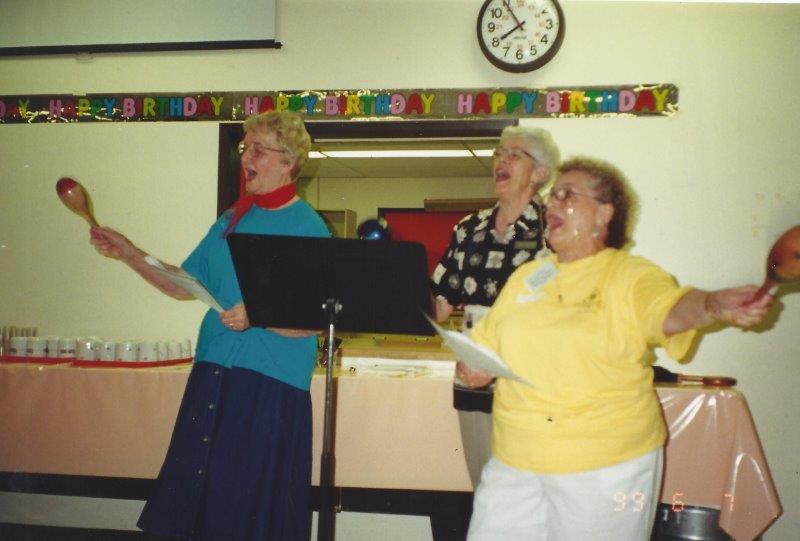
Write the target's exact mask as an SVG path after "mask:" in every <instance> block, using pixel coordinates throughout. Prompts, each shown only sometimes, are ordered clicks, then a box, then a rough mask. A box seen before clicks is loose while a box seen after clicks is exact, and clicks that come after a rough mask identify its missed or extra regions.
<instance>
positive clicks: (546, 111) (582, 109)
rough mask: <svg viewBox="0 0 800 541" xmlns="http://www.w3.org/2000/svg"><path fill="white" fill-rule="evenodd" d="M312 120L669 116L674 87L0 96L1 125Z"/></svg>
mask: <svg viewBox="0 0 800 541" xmlns="http://www.w3.org/2000/svg"><path fill="white" fill-rule="evenodd" d="M272 110H276V111H283V110H289V111H295V112H297V113H299V114H301V115H303V116H305V117H307V118H308V119H313V120H345V119H357V118H358V119H382V118H407V119H448V120H453V119H487V118H571V117H604V116H671V115H673V114H675V113H676V112H677V110H678V88H677V87H676V86H675V85H672V84H655V85H643V84H640V85H628V86H614V87H610V86H592V87H589V86H587V87H574V88H541V89H530V88H513V89H501V88H496V89H461V90H456V89H424V90H304V91H277V92H201V93H193V92H192V93H149V94H87V95H85V96H79V95H65V94H59V95H41V94H39V95H31V96H0V124H21V123H37V122H109V121H110V122H137V121H142V122H147V121H197V120H211V121H235V120H243V119H244V118H246V117H248V116H250V115H253V114H256V113H260V112H264V111H272Z"/></svg>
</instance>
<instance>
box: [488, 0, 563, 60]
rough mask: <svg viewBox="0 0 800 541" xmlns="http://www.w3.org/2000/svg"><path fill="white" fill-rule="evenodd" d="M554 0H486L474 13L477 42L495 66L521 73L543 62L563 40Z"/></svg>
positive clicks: (561, 16) (559, 10)
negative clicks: (476, 25) (476, 16)
mask: <svg viewBox="0 0 800 541" xmlns="http://www.w3.org/2000/svg"><path fill="white" fill-rule="evenodd" d="M564 30H565V26H564V13H563V12H562V11H561V6H560V5H559V3H558V1H557V0H486V1H485V2H484V3H483V6H482V7H481V10H480V12H479V13H478V43H479V44H480V46H481V51H483V54H484V55H485V56H486V58H488V59H489V62H491V63H492V64H494V65H495V66H497V67H498V68H500V69H502V70H505V71H510V72H514V73H524V72H528V71H533V70H535V69H538V68H541V67H542V66H544V65H545V64H547V63H548V62H549V61H550V60H552V58H553V57H554V56H555V54H556V53H557V52H558V49H559V47H561V42H562V41H563V40H564Z"/></svg>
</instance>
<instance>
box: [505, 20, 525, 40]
mask: <svg viewBox="0 0 800 541" xmlns="http://www.w3.org/2000/svg"><path fill="white" fill-rule="evenodd" d="M515 18H516V17H515ZM523 26H525V21H522V22H521V23H519V24H517V26H515V27H514V28H512V29H511V30H509V31H508V32H506V33H505V34H503V35H502V36H500V39H506V38H507V37H508V36H509V34H511V33H512V32H514V31H515V30H517V29H518V28H519V29H523V28H522V27H523Z"/></svg>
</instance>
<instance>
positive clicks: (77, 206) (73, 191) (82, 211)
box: [56, 177, 100, 227]
mask: <svg viewBox="0 0 800 541" xmlns="http://www.w3.org/2000/svg"><path fill="white" fill-rule="evenodd" d="M56 193H58V197H59V198H60V199H61V202H62V203H64V204H65V205H66V206H67V208H68V209H70V210H71V211H72V212H74V213H75V214H77V215H78V216H80V217H81V218H83V219H84V220H86V221H87V222H89V225H90V226H92V227H100V225H99V224H98V223H97V220H95V218H94V212H93V211H92V201H91V200H90V199H89V194H88V193H87V192H86V190H85V189H84V187H83V186H81V184H80V183H79V182H78V181H77V180H75V179H72V178H69V177H62V178H60V179H58V182H56Z"/></svg>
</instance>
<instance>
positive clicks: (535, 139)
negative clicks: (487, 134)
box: [500, 126, 561, 180]
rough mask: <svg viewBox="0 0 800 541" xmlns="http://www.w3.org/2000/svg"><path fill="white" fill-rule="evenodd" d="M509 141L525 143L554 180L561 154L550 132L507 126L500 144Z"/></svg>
mask: <svg viewBox="0 0 800 541" xmlns="http://www.w3.org/2000/svg"><path fill="white" fill-rule="evenodd" d="M507 139H521V140H522V141H524V143H525V149H526V150H527V151H528V152H529V153H530V154H531V156H533V159H534V160H536V163H538V164H539V165H543V166H545V167H547V169H549V171H550V180H553V178H554V177H555V175H556V172H557V170H558V165H559V163H560V155H561V153H560V152H559V150H558V145H556V142H555V141H553V136H552V135H550V132H549V131H547V130H545V129H543V128H529V127H523V126H506V127H505V128H504V129H503V131H502V133H500V143H502V142H503V141H505V140H507Z"/></svg>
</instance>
